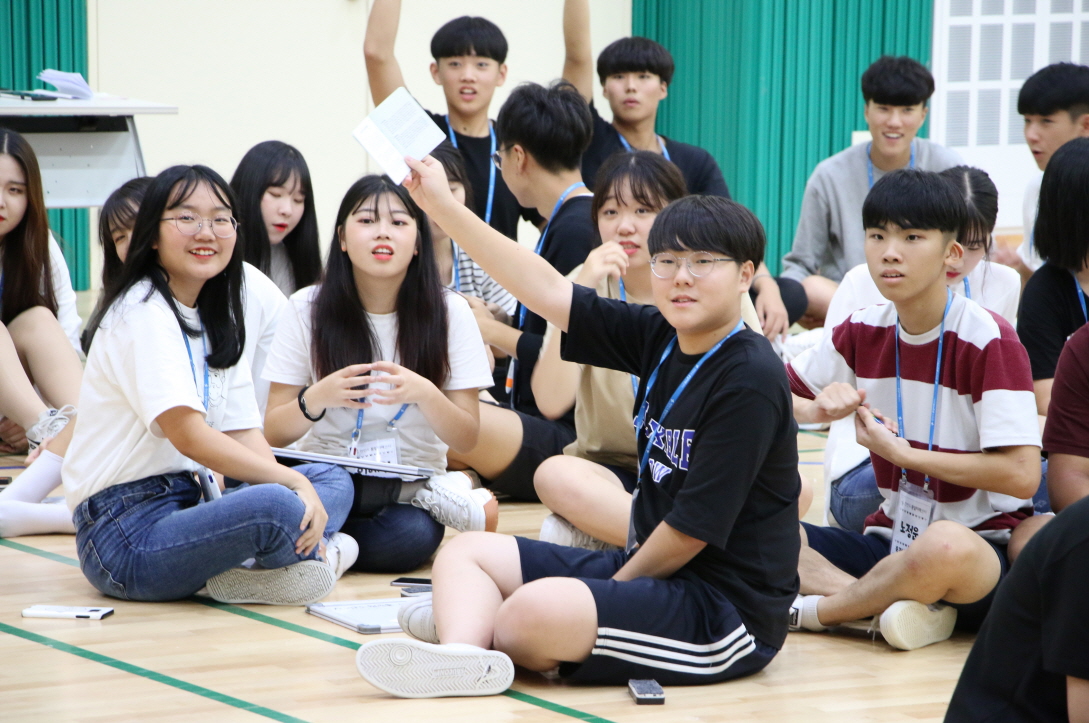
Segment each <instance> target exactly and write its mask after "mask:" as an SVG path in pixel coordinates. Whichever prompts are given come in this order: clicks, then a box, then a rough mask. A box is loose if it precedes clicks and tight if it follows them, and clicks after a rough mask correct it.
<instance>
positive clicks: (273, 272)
mask: <svg viewBox="0 0 1089 723" xmlns="http://www.w3.org/2000/svg"><path fill="white" fill-rule="evenodd" d="M268 276H269V278H270V279H272V281H273V283H275V284H276V286H278V287H279V288H280V291H282V292H283V293H284V296H291V295H292V294H294V293H295V270H294V269H293V268H292V266H291V257H289V256H288V255H287V247H286V246H284V245H283V244H282V243H278V244H272V246H271V247H270V248H269V265H268Z"/></svg>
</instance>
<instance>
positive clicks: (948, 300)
mask: <svg viewBox="0 0 1089 723" xmlns="http://www.w3.org/2000/svg"><path fill="white" fill-rule="evenodd" d="M945 293H946V297H945V311H943V312H942V325H941V327H939V329H938V361H937V363H936V364H935V365H934V399H933V401H932V402H931V404H930V439H929V440H928V441H927V443H926V449H927V451H928V452H929V451H930V450H932V449H934V422H935V418H936V417H937V414H938V389H939V388H940V387H941V376H942V346H943V345H944V344H945V317H947V316H949V307H950V306H951V305H952V304H953V290H952V289H946V292H945ZM896 424H897V425H899V436H901V437H903V438H904V439H907V437H906V436H905V435H904V398H903V395H902V393H901V392H900V317H899V316H897V317H896ZM900 475H901V477H900V479H901V480H906V479H907V470H906V469H904V468H903V467H901V468H900ZM923 489H924V490H929V489H930V475H926V476H925V478H924V479H923Z"/></svg>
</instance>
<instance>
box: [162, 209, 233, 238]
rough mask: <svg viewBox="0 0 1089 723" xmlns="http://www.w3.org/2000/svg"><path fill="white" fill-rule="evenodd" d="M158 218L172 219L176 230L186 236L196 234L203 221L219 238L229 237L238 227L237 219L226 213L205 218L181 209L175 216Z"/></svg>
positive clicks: (163, 219)
mask: <svg viewBox="0 0 1089 723" xmlns="http://www.w3.org/2000/svg"><path fill="white" fill-rule="evenodd" d="M159 220H160V221H173V222H174V225H175V226H177V227H178V231H180V232H181V233H183V234H184V235H186V236H196V235H197V234H198V233H200V230H201V229H202V228H203V227H204V224H205V222H207V223H208V224H209V226H208V227H209V228H211V229H212V233H214V234H215V235H216V236H218V237H219V238H230V237H231V236H232V235H233V234H234V232H235V230H237V229H238V221H236V220H235V219H234V217H233V216H226V215H221V216H215V217H213V218H210V219H207V218H203V217H201V216H200V215H198V214H195V213H192V212H190V211H182V212H181V213H179V214H178V215H177V216H169V217H167V218H161V219H159Z"/></svg>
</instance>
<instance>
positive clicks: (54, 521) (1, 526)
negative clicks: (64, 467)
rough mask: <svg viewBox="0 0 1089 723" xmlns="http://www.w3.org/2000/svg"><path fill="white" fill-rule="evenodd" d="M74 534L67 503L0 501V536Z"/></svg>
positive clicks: (74, 527) (74, 528)
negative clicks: (44, 503)
mask: <svg viewBox="0 0 1089 723" xmlns="http://www.w3.org/2000/svg"><path fill="white" fill-rule="evenodd" d="M57 533H60V534H68V535H74V534H76V526H75V524H74V523H73V522H72V512H71V511H70V510H69V509H68V505H43V504H41V503H36V502H18V501H15V502H9V501H7V500H2V501H0V537H20V536H22V535H52V534H57Z"/></svg>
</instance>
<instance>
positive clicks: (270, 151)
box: [231, 141, 321, 289]
mask: <svg viewBox="0 0 1089 723" xmlns="http://www.w3.org/2000/svg"><path fill="white" fill-rule="evenodd" d="M292 178H297V179H298V181H299V187H300V188H301V189H302V192H303V195H304V196H305V200H304V201H303V214H302V218H300V219H299V225H298V226H296V227H295V228H294V229H292V231H291V233H289V234H288V235H287V236H285V237H284V242H283V243H284V248H285V249H286V250H287V258H288V260H290V261H291V270H292V274H293V278H294V281H295V288H296V289H301V288H303V287H304V286H310V285H311V284H313V283H315V282H316V281H317V280H318V276H320V275H321V252H320V250H319V249H318V215H317V212H316V211H315V210H314V187H313V185H312V184H311V182H310V168H309V167H308V166H307V165H306V159H305V158H303V156H302V154H301V153H299V150H298V149H297V148H295V147H294V146H289V145H288V144H286V143H283V142H281V141H264V142H263V143H258V144H257V145H256V146H254V147H253V148H251V149H249V150H248V151H247V152H246V155H244V156H242V160H241V161H239V162H238V168H236V169H235V171H234V177H233V178H231V189H232V190H233V191H234V194H235V196H236V197H237V198H238V206H237V207H236V208H235V218H237V219H238V230H239V236H240V237H241V242H242V244H243V248H244V249H245V252H246V253H245V258H246V261H249V262H250V263H251V264H253V265H254V266H256V267H257V268H259V269H261V271H262V272H264V273H265V274H267V273H268V272H269V267H270V264H271V257H272V253H271V251H270V248H269V247H270V243H269V240H268V229H267V228H266V226H265V220H264V218H263V217H262V216H261V198H262V197H263V196H264V195H265V190H266V189H268V188H269V187H270V186H283V185H286V184H288V183H290V182H291V179H292Z"/></svg>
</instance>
